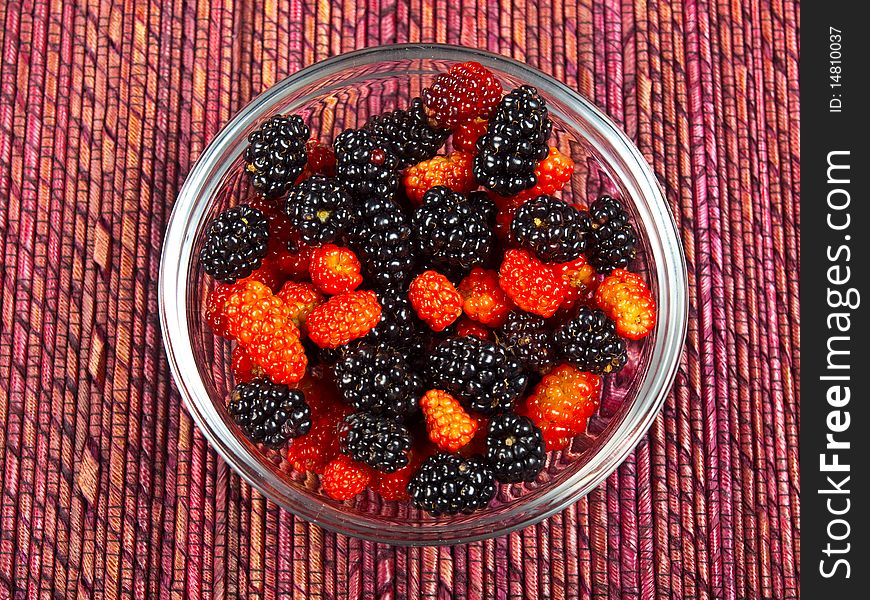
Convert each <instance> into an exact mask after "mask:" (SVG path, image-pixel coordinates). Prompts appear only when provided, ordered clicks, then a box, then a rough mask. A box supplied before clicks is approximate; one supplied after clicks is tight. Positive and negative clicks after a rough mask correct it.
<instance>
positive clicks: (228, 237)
mask: <svg viewBox="0 0 870 600" xmlns="http://www.w3.org/2000/svg"><path fill="white" fill-rule="evenodd" d="M268 243H269V222H268V221H267V220H266V217H265V215H264V214H263V213H262V212H260V211H259V210H257V209H255V208H251V207H250V206H245V205H240V206H234V207H233V208H229V209H227V210H225V211H224V212H222V213H221V214H220V215H218V217H217V218H216V219H215V220H214V221H212V223H211V225H209V227H208V231H207V232H206V238H205V244H203V247H202V250H200V253H199V260H200V262H201V263H202V268H203V269H205V272H206V273H208V274H209V275H211V276H212V277H214V278H215V279H217V280H218V281H222V282H224V283H234V282H235V281H236V280H238V279H244V278H245V277H247V276H248V275H250V274H251V273H252V272H253V271H254V269H258V268H259V267H260V264H262V262H263V258H264V257H265V256H266V249H267V245H268Z"/></svg>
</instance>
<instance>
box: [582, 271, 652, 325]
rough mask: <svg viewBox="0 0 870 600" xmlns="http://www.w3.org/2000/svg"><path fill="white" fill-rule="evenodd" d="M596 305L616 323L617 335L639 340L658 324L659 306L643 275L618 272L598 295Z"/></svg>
mask: <svg viewBox="0 0 870 600" xmlns="http://www.w3.org/2000/svg"><path fill="white" fill-rule="evenodd" d="M595 303H596V304H597V305H598V307H599V308H601V309H602V310H603V311H604V314H606V315H607V316H608V317H609V318H610V319H612V320H613V321H615V322H616V333H617V334H619V335H620V336H622V337H624V338H628V339H630V340H639V339H641V338H642V337H645V336H646V335H648V334H649V332H650V331H652V329H653V327H655V324H656V303H655V300H654V299H653V295H652V292H651V291H650V289H649V288H648V287H647V285H646V283H645V282H644V281H643V279H641V278H640V276H638V275H636V274H634V273H630V272H628V271H626V270H624V269H614V270H613V272H612V273H611V274H610V275H608V276H607V277H605V278H604V281H602V282H601V285H599V286H598V290H597V291H596V292H595Z"/></svg>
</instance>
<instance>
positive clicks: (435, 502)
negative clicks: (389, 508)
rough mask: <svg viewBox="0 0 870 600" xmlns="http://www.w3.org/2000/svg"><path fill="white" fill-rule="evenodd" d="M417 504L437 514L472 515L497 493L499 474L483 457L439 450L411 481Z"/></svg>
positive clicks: (414, 499)
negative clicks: (463, 455)
mask: <svg viewBox="0 0 870 600" xmlns="http://www.w3.org/2000/svg"><path fill="white" fill-rule="evenodd" d="M408 493H409V494H410V496H411V499H412V500H413V501H414V504H415V505H416V506H417V507H418V508H421V509H423V510H425V511H428V512H429V513H431V514H432V515H434V516H436V517H437V516H440V515H458V514H460V513H464V514H469V513H472V512H474V511H475V510H478V509H481V508H485V507H486V506H487V505H488V504H489V502H490V500H492V498H493V496H495V477H494V476H493V473H492V470H491V469H490V468H489V466H488V465H487V464H486V462H485V461H483V460H482V459H481V458H480V457H479V456H472V457H469V458H464V457H462V456H459V455H458V454H447V453H444V452H442V453H439V454H436V455H434V456H430V457H429V458H427V459H426V460H425V461H424V462H423V465H422V466H421V467H420V470H419V471H417V473H416V474H415V475H414V476H413V477H412V478H411V480H410V481H409V482H408Z"/></svg>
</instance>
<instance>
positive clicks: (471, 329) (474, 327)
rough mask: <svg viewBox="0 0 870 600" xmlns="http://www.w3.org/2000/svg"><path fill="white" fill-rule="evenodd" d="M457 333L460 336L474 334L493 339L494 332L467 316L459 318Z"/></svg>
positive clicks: (473, 335)
mask: <svg viewBox="0 0 870 600" xmlns="http://www.w3.org/2000/svg"><path fill="white" fill-rule="evenodd" d="M456 335H457V336H459V337H469V336H472V337H476V338H480V339H482V340H491V339H492V332H490V330H489V329H487V328H486V327H484V326H483V325H481V324H480V323H478V322H477V321H472V320H471V319H469V318H467V317H463V318H461V319H459V321H458V322H457V323H456Z"/></svg>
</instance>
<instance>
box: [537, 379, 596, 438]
mask: <svg viewBox="0 0 870 600" xmlns="http://www.w3.org/2000/svg"><path fill="white" fill-rule="evenodd" d="M602 385H603V384H602V379H601V376H600V375H596V374H594V373H589V372H588V371H580V370H578V369H576V368H575V367H573V366H571V365H566V364H563V365H559V366H558V367H556V368H555V369H553V370H552V371H550V372H549V373H548V374H547V375H545V376H544V378H543V379H542V380H541V381H540V383H538V385H537V386H535V390H534V391H533V392H532V395H531V396H529V398H528V399H527V400H526V407H525V408H526V410H525V412H526V414H527V415H528V416H529V418H531V419H532V421H534V422H535V424H536V425H537V426H538V427H540V428H541V429H542V430H543V431H544V432H545V435H546V434H547V432H549V433H550V435H549V436H548V437H551V438H554V441H555V439H560V438H565V437H568V438H570V437H573V436H575V435H577V434H580V433H583V432H584V431H585V430H586V421H587V420H588V419H589V417H591V416H592V415H593V414H595V411H596V410H598V405H599V404H600V403H601V388H602Z"/></svg>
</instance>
